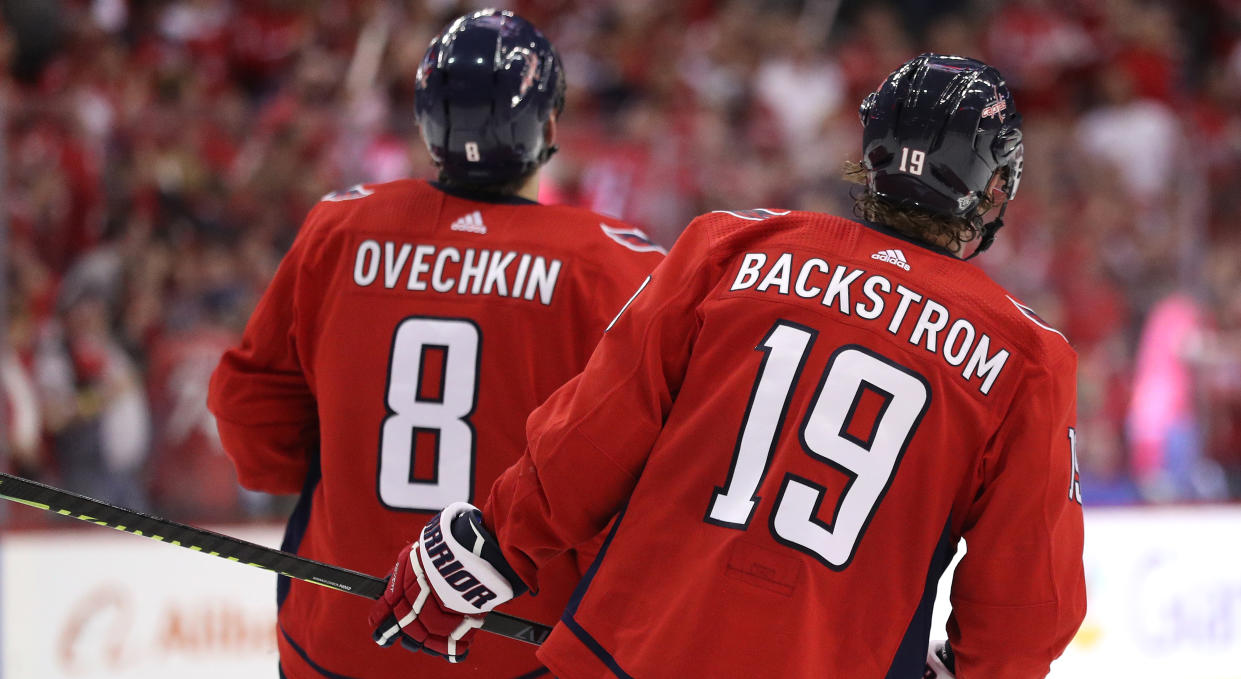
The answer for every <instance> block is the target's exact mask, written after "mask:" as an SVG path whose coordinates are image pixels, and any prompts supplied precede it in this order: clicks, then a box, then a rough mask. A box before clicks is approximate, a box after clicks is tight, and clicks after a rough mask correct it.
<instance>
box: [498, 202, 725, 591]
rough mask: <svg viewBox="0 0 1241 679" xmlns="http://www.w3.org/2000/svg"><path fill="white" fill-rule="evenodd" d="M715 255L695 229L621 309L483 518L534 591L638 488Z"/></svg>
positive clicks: (532, 432)
mask: <svg viewBox="0 0 1241 679" xmlns="http://www.w3.org/2000/svg"><path fill="white" fill-rule="evenodd" d="M706 250H707V238H706V236H705V234H702V233H701V232H700V231H698V230H693V229H692V227H691V229H687V231H686V233H685V234H683V235H682V237H681V239H680V240H679V241H678V242H677V245H676V246H675V247H674V248H673V250H672V252H671V253H669V255H668V257H667V258H666V259H664V260H663V262H662V263H661V264H660V265H659V266H658V267H656V268H655V270H654V271H653V272H652V273H651V274H650V276H649V277H648V278H646V279H645V282H642V283H641V285H640V286H639V287H638V289H637V292H634V293H631V294H632V297H631V298H630V299H629V301H628V302H627V303H626V304H625V305H624V307H623V308H621V309H619V313H618V314H617V315H616V318H615V319H614V320H613V321H612V323H611V325H610V326H609V327H608V329H607V331H606V332H605V334H604V336H603V339H602V340H601V341H600V343H599V345H598V347H597V348H596V349H595V352H594V353H593V354H592V355H591V358H590V361H589V362H588V363H587V365H586V368H585V369H584V370H583V372H582V373H581V374H579V375H578V376H576V377H575V378H573V379H572V380H570V381H569V382H567V383H566V384H565V385H564V386H562V387H561V388H560V389H558V390H557V391H556V392H555V393H553V394H552V396H551V397H549V398H548V400H547V401H546V402H545V403H544V404H543V405H542V406H540V407H539V408H538V409H536V410H535V411H534V412H533V413H532V414H531V415H530V417H529V419H528V420H527V423H526V436H527V448H526V451H525V453H524V454H523V456H522V457H521V458H520V459H519V460H518V461H517V462H516V463H515V464H514V465H513V466H511V467H510V468H509V469H508V470H507V471H505V473H504V474H502V475H501V476H500V477H499V478H498V479H497V480H496V482H495V484H494V485H493V486H492V489H491V494H490V497H489V499H488V501H487V504H486V505H485V508H484V512H483V514H484V516H485V517H486V521H487V523H488V525H489V527H491V528H492V530H493V531H494V532H495V533H496V535H497V537H498V539H499V541H500V543H501V545H502V546H503V549H504V554H505V557H506V558H507V559H508V560H509V562H510V563H511V564H512V565H513V567H514V568H515V570H516V571H517V573H518V575H519V576H520V577H521V578H522V580H524V581H525V582H527V583H533V582H535V581H536V580H535V577H534V575H535V572H536V571H537V569H538V568H539V567H540V566H541V565H543V564H544V563H546V562H547V561H548V560H549V559H551V558H552V557H554V556H556V555H558V554H560V553H561V552H564V551H565V550H567V549H569V548H572V547H575V546H577V545H580V544H582V543H584V542H586V541H588V540H590V539H591V538H593V537H595V536H596V535H598V534H599V533H600V532H601V531H602V530H603V529H604V528H605V527H606V526H607V524H608V522H609V520H610V519H611V518H612V516H613V515H615V514H616V513H617V512H618V511H619V510H620V508H621V506H622V505H623V504H624V502H625V501H626V499H627V498H628V497H629V494H630V492H631V491H632V490H633V488H634V485H635V484H636V483H637V480H638V476H639V475H640V474H641V472H642V468H643V466H644V464H645V461H646V458H647V456H648V455H649V454H650V451H651V448H652V446H653V445H654V444H655V440H656V438H657V437H658V436H659V432H660V430H661V428H662V426H663V422H664V419H665V417H666V416H667V414H668V411H669V410H670V409H671V407H672V401H673V398H674V396H675V394H676V392H677V389H678V387H679V385H680V383H681V380H682V379H683V377H684V374H685V369H686V365H687V363H688V361H689V354H690V351H691V349H692V347H693V344H694V340H695V338H696V336H697V332H698V322H699V319H698V315H697V314H696V312H695V309H696V307H697V305H698V304H699V302H701V300H702V299H703V297H704V296H705V294H706V291H707V289H708V287H709V285H710V278H711V274H710V273H709V263H708V258H707V257H705V255H704V252H705V251H706ZM587 478H588V479H590V480H591V481H590V483H583V482H582V480H583V479H587Z"/></svg>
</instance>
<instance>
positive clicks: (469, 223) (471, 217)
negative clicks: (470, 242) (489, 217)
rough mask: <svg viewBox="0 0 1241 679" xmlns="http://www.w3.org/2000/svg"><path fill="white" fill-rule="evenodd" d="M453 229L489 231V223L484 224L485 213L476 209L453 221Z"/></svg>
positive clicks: (477, 231) (478, 231)
mask: <svg viewBox="0 0 1241 679" xmlns="http://www.w3.org/2000/svg"><path fill="white" fill-rule="evenodd" d="M452 230H453V231H469V232H470V233H487V225H486V224H483V213H481V212H479V211H478V210H475V211H473V212H471V213H470V214H468V215H465V216H463V217H458V218H457V221H455V222H453V223H452Z"/></svg>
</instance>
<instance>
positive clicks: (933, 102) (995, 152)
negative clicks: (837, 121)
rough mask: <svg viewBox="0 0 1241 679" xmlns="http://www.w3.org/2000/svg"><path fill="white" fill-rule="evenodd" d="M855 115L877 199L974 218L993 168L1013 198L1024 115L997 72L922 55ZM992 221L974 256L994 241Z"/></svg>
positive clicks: (971, 63) (967, 61) (951, 58)
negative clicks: (998, 172)
mask: <svg viewBox="0 0 1241 679" xmlns="http://www.w3.org/2000/svg"><path fill="white" fill-rule="evenodd" d="M858 114H859V115H860V116H861V119H862V126H863V128H864V130H863V133H862V166H863V168H864V169H865V170H866V172H867V186H868V188H869V189H870V191H871V192H872V193H873V194H874V195H876V196H877V197H879V198H880V199H882V200H884V201H886V202H888V203H890V204H893V205H896V206H898V207H908V208H913V209H915V210H921V211H923V212H928V213H931V214H935V215H943V216H949V217H958V218H962V219H965V220H968V221H972V220H973V219H974V217H975V216H976V214H977V209H978V206H979V203H980V202H981V200H982V198H983V197H984V196H985V194H986V190H987V184H988V183H989V182H990V181H991V177H992V175H993V174H994V173H995V171H996V170H998V169H1002V170H1003V173H1002V179H1003V185H1002V189H1003V191H1004V193H1005V194H1006V195H1007V196H1008V198H1009V199H1012V198H1013V197H1014V196H1016V195H1017V186H1018V185H1019V184H1020V182H1021V164H1022V159H1023V155H1024V148H1023V146H1022V142H1021V114H1019V113H1018V112H1017V107H1016V106H1015V105H1014V103H1013V97H1012V94H1011V93H1010V92H1009V90H1008V86H1007V84H1005V82H1004V77H1003V76H1001V75H1000V72H999V71H997V70H996V69H995V68H993V67H991V66H988V65H987V64H984V63H983V62H981V61H977V60H974V59H966V58H964V57H956V56H946V55H938V54H922V55H919V56H917V57H914V58H913V59H911V60H909V61H908V62H906V63H905V64H904V65H903V66H901V67H900V68H898V69H897V70H895V71H893V72H892V74H891V75H889V76H888V78H887V79H886V80H884V82H883V84H882V85H880V87H879V89H878V90H876V91H875V92H872V93H871V94H869V95H867V96H866V98H865V99H864V100H863V101H862V105H861V107H860V108H859V109H858ZM996 222H999V223H996ZM996 222H992V223H991V224H988V225H986V226H985V227H984V228H983V237H984V240H983V243H982V244H980V246H979V251H981V250H982V249H985V247H986V246H988V245H990V244H991V239H993V238H994V236H995V231H996V230H998V229H999V226H1000V225H1002V222H1000V221H999V220H998V219H997V220H996Z"/></svg>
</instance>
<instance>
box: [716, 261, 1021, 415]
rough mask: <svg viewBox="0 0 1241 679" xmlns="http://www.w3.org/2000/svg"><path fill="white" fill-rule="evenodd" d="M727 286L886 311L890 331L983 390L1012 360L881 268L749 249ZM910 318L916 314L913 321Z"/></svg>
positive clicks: (844, 309)
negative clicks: (868, 270) (878, 270)
mask: <svg viewBox="0 0 1241 679" xmlns="http://www.w3.org/2000/svg"><path fill="white" fill-rule="evenodd" d="M729 290H755V291H757V292H765V293H769V294H778V295H785V296H797V297H800V298H802V299H815V298H817V299H819V300H820V303H821V304H822V305H823V306H824V307H827V308H830V309H835V310H837V311H839V312H840V313H842V314H844V315H845V316H857V317H859V318H862V319H864V320H867V321H880V322H881V319H882V318H883V317H884V316H885V312H887V313H886V316H887V324H886V326H885V328H886V330H887V332H889V333H891V334H892V335H895V336H897V337H902V338H904V339H905V341H907V342H909V343H910V344H913V345H915V346H921V347H923V348H924V349H926V350H927V351H929V352H931V353H933V354H937V355H939V356H940V357H941V358H943V359H944V362H946V363H947V364H948V365H950V366H952V367H954V368H962V366H964V368H962V370H961V377H963V378H965V379H966V380H968V381H971V382H973V381H974V380H978V391H980V392H982V393H983V394H988V393H990V392H991V387H992V385H993V384H995V380H996V378H998V377H999V376H1000V373H1001V372H1002V371H1003V370H1004V365H1005V363H1006V362H1007V361H1008V356H1009V352H1008V350H1007V349H1003V348H998V349H996V350H995V351H994V352H993V351H992V350H991V345H992V340H991V338H990V337H989V336H987V334H986V333H983V332H979V331H978V329H977V326H976V325H975V324H974V323H971V322H970V321H969V320H968V319H966V318H963V317H961V316H957V315H955V314H953V313H952V312H951V311H949V309H948V307H947V306H945V305H943V304H940V303H939V302H937V301H935V300H933V299H930V298H929V297H926V296H924V295H922V294H921V293H918V292H915V291H914V290H911V289H909V288H907V287H905V286H904V285H901V284H900V283H897V284H895V285H893V283H892V281H890V280H888V279H887V278H886V277H884V276H882V275H880V274H871V275H869V276H866V271H865V270H864V269H855V268H850V267H847V266H844V265H843V264H840V265H836V266H835V267H832V266H831V265H829V264H828V263H827V261H826V260H823V259H820V258H818V257H811V258H808V259H805V260H804V261H800V262H797V263H796V265H795V263H794V257H793V254H792V253H789V252H785V253H783V254H781V255H779V256H777V257H768V256H767V254H766V253H762V252H747V253H746V254H745V256H744V257H743V258H742V260H741V268H740V269H739V270H738V271H737V275H736V278H735V279H734V280H733V284H732V287H730V288H729ZM853 300H857V301H856V302H854V301H853ZM918 307H921V308H920V309H918ZM915 309H918V310H917V311H915ZM906 319H915V320H914V321H913V323H912V324H911V323H908V322H906Z"/></svg>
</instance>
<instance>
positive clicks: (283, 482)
mask: <svg viewBox="0 0 1241 679" xmlns="http://www.w3.org/2000/svg"><path fill="white" fill-rule="evenodd" d="M315 221H316V212H314V211H312V212H311V216H310V217H308V218H307V220H306V224H304V225H303V227H302V229H301V231H300V232H299V234H298V237H297V239H296V240H294V243H293V246H292V247H291V248H290V249H289V252H288V253H287V254H286V255H285V256H284V258H283V259H282V260H281V262H280V266H279V267H278V268H277V270H276V274H275V276H274V277H273V278H272V281H271V283H270V284H269V285H268V288H267V290H266V291H265V292H264V293H263V296H262V298H261V299H260V300H259V303H258V306H257V307H255V309H254V312H253V313H252V314H251V315H250V319H249V321H248V322H247V324H246V330H245V333H244V335H243V336H242V340H241V343H240V345H238V346H236V347H234V348H232V349H229V350H228V351H227V352H225V354H224V356H223V357H222V358H221V360H220V363H219V365H218V366H217V367H216V369H215V372H214V373H213V374H212V376H211V383H210V386H209V388H208V393H207V405H208V407H209V408H210V410H211V412H212V413H213V414H214V415H215V418H216V426H217V428H218V430H219V433H220V440H221V443H223V445H224V450H225V451H226V452H227V453H228V455H229V457H230V458H231V459H232V461H233V465H234V466H235V467H236V469H237V477H238V480H239V481H240V482H241V485H242V486H245V487H246V488H249V489H251V490H258V491H264V492H268V493H296V492H298V491H299V490H300V489H301V487H302V484H303V482H304V480H305V477H306V473H307V471H308V469H309V462H310V457H311V452H312V451H314V450H316V449H317V447H318V442H319V433H318V413H317V408H316V402H315V397H314V394H313V392H312V390H311V388H310V385H309V384H308V383H307V379H306V374H305V371H304V370H303V357H302V355H301V352H300V351H299V346H298V343H297V339H296V337H297V323H298V313H299V301H300V300H299V295H300V294H301V291H300V288H301V287H302V286H303V285H305V283H306V276H305V275H304V273H303V271H304V266H303V264H304V262H303V259H304V258H305V256H306V254H305V253H306V250H307V249H308V241H309V240H310V234H311V232H312V231H313V228H312V226H313V224H314V223H315Z"/></svg>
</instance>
